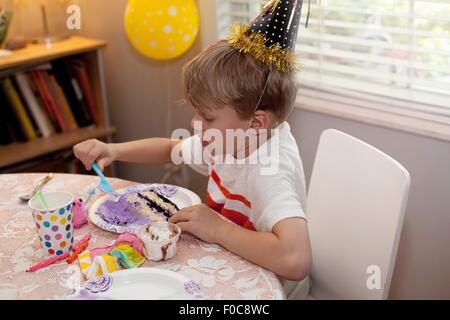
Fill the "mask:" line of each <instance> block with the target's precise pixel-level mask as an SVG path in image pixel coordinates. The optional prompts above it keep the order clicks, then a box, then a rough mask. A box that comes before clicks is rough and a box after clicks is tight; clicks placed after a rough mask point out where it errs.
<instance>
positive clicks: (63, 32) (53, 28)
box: [13, 0, 69, 47]
mask: <svg viewBox="0 0 450 320" xmlns="http://www.w3.org/2000/svg"><path fill="white" fill-rule="evenodd" d="M13 2H14V5H15V6H16V7H21V8H20V9H19V8H18V10H17V11H19V12H20V13H21V15H20V17H18V19H17V20H18V24H20V25H21V27H22V29H25V28H26V29H28V30H27V31H28V32H26V34H27V38H31V40H32V41H33V42H35V43H40V44H45V45H46V46H47V47H51V46H52V44H53V43H54V42H57V41H60V40H63V39H66V38H67V37H68V36H69V31H68V30H67V29H66V24H65V20H66V6H67V3H68V2H69V0H38V1H36V0H13ZM30 18H31V19H32V21H33V22H34V21H37V22H38V25H36V24H33V23H31V24H30V23H29V22H30ZM36 30H39V31H38V32H36Z"/></svg>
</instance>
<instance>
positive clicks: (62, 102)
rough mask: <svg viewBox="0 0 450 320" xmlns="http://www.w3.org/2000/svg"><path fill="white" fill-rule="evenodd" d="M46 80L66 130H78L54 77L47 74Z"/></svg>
mask: <svg viewBox="0 0 450 320" xmlns="http://www.w3.org/2000/svg"><path fill="white" fill-rule="evenodd" d="M46 80H47V81H48V84H49V87H50V89H51V91H52V93H53V97H54V98H55V101H56V103H57V104H58V106H59V109H60V111H61V113H62V115H63V117H64V119H65V120H66V123H67V128H68V130H69V131H71V130H76V129H78V125H77V122H76V121H75V117H74V116H73V113H72V110H70V106H69V103H68V102H67V99H66V96H65V95H64V91H63V90H62V88H61V87H60V86H59V84H58V82H57V81H56V78H55V76H54V75H53V74H47V75H46Z"/></svg>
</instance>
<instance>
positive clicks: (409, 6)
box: [217, 0, 450, 117]
mask: <svg viewBox="0 0 450 320" xmlns="http://www.w3.org/2000/svg"><path fill="white" fill-rule="evenodd" d="M266 3H267V1H259V0H217V21H218V33H219V34H218V36H219V38H225V37H226V36H227V34H228V32H229V26H230V25H231V24H233V23H235V22H240V23H248V22H250V21H251V20H252V19H254V18H255V17H256V16H257V15H258V14H259V13H260V12H261V10H262V7H263V6H264V5H265V4H266ZM306 13H307V0H304V4H303V14H302V19H301V24H302V26H301V27H300V29H299V37H298V40H297V41H298V42H297V46H296V51H297V53H298V56H299V58H300V66H301V71H300V73H299V81H300V83H301V85H303V86H307V87H311V88H314V89H316V90H321V91H327V92H333V93H335V94H341V95H344V96H352V95H353V96H355V97H359V98H361V99H366V100H373V101H382V103H384V104H385V105H386V106H392V109H394V108H396V109H397V111H398V110H401V109H404V110H406V109H413V110H415V111H419V112H424V113H428V114H434V115H437V116H444V117H450V0H311V14H310V19H309V26H308V28H307V29H305V28H304V27H303V25H304V22H305V18H306ZM386 98H389V99H386ZM389 101H396V102H393V103H389ZM399 106H400V107H399ZM387 111H388V108H387ZM409 113H410V112H409Z"/></svg>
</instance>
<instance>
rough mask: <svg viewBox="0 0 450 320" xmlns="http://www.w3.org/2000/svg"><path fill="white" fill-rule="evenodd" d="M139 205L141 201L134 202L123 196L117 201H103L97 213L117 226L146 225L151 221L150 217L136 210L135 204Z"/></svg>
mask: <svg viewBox="0 0 450 320" xmlns="http://www.w3.org/2000/svg"><path fill="white" fill-rule="evenodd" d="M139 205H140V204H139V203H135V204H132V203H130V202H129V201H128V200H127V199H126V198H125V197H121V198H120V199H119V201H117V202H116V201H113V200H107V201H105V202H104V203H102V205H101V206H100V207H99V208H98V211H97V214H98V215H99V216H100V217H101V218H102V219H103V220H105V221H106V222H108V223H110V224H113V225H117V226H126V225H130V224H138V225H144V224H147V223H149V222H150V219H149V218H148V217H146V216H143V215H141V214H139V213H138V212H137V211H136V207H135V206H139Z"/></svg>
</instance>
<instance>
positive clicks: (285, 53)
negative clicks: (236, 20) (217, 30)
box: [228, 24, 299, 72]
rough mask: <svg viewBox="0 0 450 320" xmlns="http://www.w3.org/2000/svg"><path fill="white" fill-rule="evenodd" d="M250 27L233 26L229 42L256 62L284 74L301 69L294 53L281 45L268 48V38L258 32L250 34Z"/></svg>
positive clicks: (276, 44)
mask: <svg viewBox="0 0 450 320" xmlns="http://www.w3.org/2000/svg"><path fill="white" fill-rule="evenodd" d="M249 29H250V25H248V24H235V25H233V26H232V30H231V33H230V36H229V38H228V42H229V43H230V44H231V45H232V46H233V48H235V49H236V50H239V52H243V53H249V54H251V55H252V56H253V57H254V58H255V59H256V60H258V61H260V62H262V63H265V64H268V65H271V66H273V67H274V68H276V69H278V70H280V71H282V72H295V71H298V69H299V64H298V61H297V57H296V55H295V53H294V52H292V51H291V50H288V49H283V48H282V47H281V45H280V44H279V43H275V44H273V45H270V46H266V41H267V40H266V38H265V37H264V36H263V35H262V34H261V33H257V32H253V33H250V34H248V30H249Z"/></svg>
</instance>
